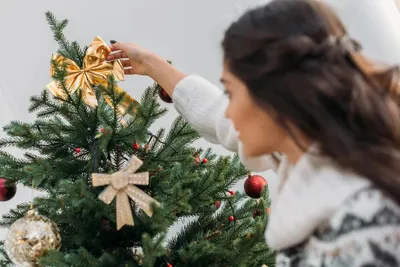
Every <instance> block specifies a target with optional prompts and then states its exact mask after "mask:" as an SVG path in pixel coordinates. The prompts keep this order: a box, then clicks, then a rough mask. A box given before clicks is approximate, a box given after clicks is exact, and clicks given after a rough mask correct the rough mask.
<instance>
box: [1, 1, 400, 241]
mask: <svg viewBox="0 0 400 267" xmlns="http://www.w3.org/2000/svg"><path fill="white" fill-rule="evenodd" d="M328 1H329V2H331V3H332V4H333V5H334V6H336V7H337V8H338V11H339V12H340V14H341V16H342V17H343V19H344V20H345V22H346V23H347V24H348V25H349V27H350V30H351V32H352V34H353V35H354V36H355V37H357V38H358V39H360V40H361V41H362V43H363V44H364V47H365V49H366V51H367V52H368V53H369V54H370V55H371V56H373V57H376V58H380V59H385V60H388V61H390V62H398V61H399V59H400V49H399V47H400V33H399V30H398V26H399V25H400V21H399V20H400V18H399V16H398V11H397V9H396V7H395V5H394V3H393V2H392V0H362V1H360V0H328ZM263 2H266V1H263ZM111 3H112V4H111ZM257 3H259V0H236V1H232V0H218V1H215V0H202V1H188V0H146V1H143V0H140V1H139V0H114V1H104V0H85V1H82V0H68V1H67V0H41V1H28V0H25V1H24V0H13V1H5V0H3V1H2V2H1V8H0V36H1V40H2V42H0V51H2V53H1V63H0V126H4V125H5V124H7V123H8V122H9V121H11V120H23V121H26V120H31V119H33V118H34V116H33V115H31V114H28V113H27V108H28V105H29V102H28V100H29V97H30V96H31V95H34V94H39V93H40V91H41V90H42V88H44V86H45V85H46V84H47V83H48V82H49V81H50V74H49V61H50V55H51V54H52V53H53V52H55V51H56V49H57V44H56V43H55V42H54V41H53V37H52V33H51V31H50V29H49V28H48V26H47V23H46V20H45V16H44V13H45V12H46V11H47V10H50V11H52V12H53V13H54V14H55V15H56V16H57V17H58V18H59V19H64V18H68V19H69V20H70V25H69V26H68V28H67V30H66V34H67V37H68V38H69V39H70V40H78V41H79V42H80V44H82V45H85V44H89V43H90V42H91V41H92V39H93V37H94V36H96V35H100V36H101V37H102V38H103V39H105V40H110V39H116V40H119V41H133V42H136V43H139V44H141V45H143V46H145V47H147V48H149V49H151V50H153V51H155V52H157V53H159V54H160V55H162V56H163V57H165V58H167V59H170V60H172V61H173V63H174V65H175V66H177V67H179V68H181V69H182V70H184V71H185V72H186V73H197V74H200V75H203V76H204V77H206V78H208V79H209V80H211V81H212V82H214V83H216V84H218V80H219V74H220V71H221V53H220V46H219V44H220V41H221V38H222V35H223V30H224V29H225V28H226V27H227V25H228V24H229V22H230V21H231V20H232V19H233V18H234V17H235V16H237V10H243V9H245V8H246V7H248V6H252V5H254V4H257ZM150 82H151V81H150V80H149V79H147V78H143V77H127V80H126V81H124V82H122V83H121V84H120V85H121V87H122V88H124V89H125V90H126V91H127V92H128V93H129V94H131V95H132V96H134V97H136V98H139V97H140V95H141V94H142V92H143V90H144V88H145V87H146V86H147V85H149V84H150ZM169 107H170V108H171V111H170V113H169V114H168V115H167V116H165V117H164V118H163V119H162V120H159V121H158V122H157V123H156V125H155V128H158V127H168V125H169V124H170V123H171V121H172V120H173V118H175V116H176V115H177V113H176V112H175V111H174V110H172V106H169ZM0 136H1V134H0ZM197 144H198V145H201V146H202V147H214V148H215V151H216V152H218V153H220V154H227V153H228V152H227V151H226V150H224V149H223V148H221V147H219V146H212V145H211V144H209V143H207V142H205V141H204V140H201V141H199V142H197ZM14 152H15V153H17V152H16V151H14ZM264 176H265V177H266V178H267V180H268V181H269V183H272V184H273V183H276V178H275V176H274V174H272V173H265V174H264ZM236 188H238V189H240V188H242V184H238V185H237V186H236ZM29 199H30V190H29V189H26V188H21V187H19V188H18V192H17V195H16V196H15V198H14V199H13V200H11V201H9V202H4V203H0V214H3V213H5V212H7V211H8V210H9V209H10V208H12V207H14V206H15V205H16V204H17V203H20V202H23V201H27V200H29ZM0 234H4V231H3V232H0ZM0 238H1V237H0Z"/></svg>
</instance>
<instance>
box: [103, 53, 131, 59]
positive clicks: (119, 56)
mask: <svg viewBox="0 0 400 267" xmlns="http://www.w3.org/2000/svg"><path fill="white" fill-rule="evenodd" d="M122 58H128V55H127V54H126V53H125V52H123V51H117V52H115V53H111V54H109V55H108V57H107V60H108V61H112V60H118V59H122Z"/></svg>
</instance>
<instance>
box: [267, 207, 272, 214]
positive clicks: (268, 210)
mask: <svg viewBox="0 0 400 267" xmlns="http://www.w3.org/2000/svg"><path fill="white" fill-rule="evenodd" d="M266 211H267V214H268V215H269V214H270V213H271V208H270V207H268V208H266Z"/></svg>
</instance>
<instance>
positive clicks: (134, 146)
mask: <svg viewBox="0 0 400 267" xmlns="http://www.w3.org/2000/svg"><path fill="white" fill-rule="evenodd" d="M133 148H134V149H136V150H137V149H139V148H140V145H139V144H138V143H136V142H135V143H134V144H133Z"/></svg>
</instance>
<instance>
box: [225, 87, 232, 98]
mask: <svg viewBox="0 0 400 267" xmlns="http://www.w3.org/2000/svg"><path fill="white" fill-rule="evenodd" d="M224 94H225V95H227V96H228V97H229V98H230V97H231V93H229V91H228V90H226V89H225V90H224Z"/></svg>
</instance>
